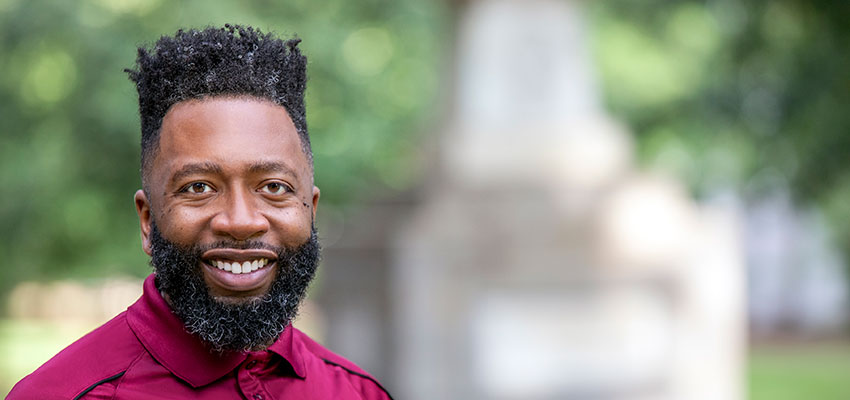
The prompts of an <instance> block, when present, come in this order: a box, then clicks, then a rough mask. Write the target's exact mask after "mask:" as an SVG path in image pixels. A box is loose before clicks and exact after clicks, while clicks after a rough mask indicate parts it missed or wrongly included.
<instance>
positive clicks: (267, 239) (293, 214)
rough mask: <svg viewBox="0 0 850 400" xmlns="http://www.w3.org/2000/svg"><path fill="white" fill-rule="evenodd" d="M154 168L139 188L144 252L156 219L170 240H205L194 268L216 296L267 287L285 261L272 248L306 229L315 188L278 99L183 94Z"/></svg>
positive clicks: (167, 122) (303, 238) (300, 238)
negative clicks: (186, 96)
mask: <svg viewBox="0 0 850 400" xmlns="http://www.w3.org/2000/svg"><path fill="white" fill-rule="evenodd" d="M150 168H151V170H150V171H147V172H148V179H147V184H148V194H149V197H148V196H147V195H146V194H145V193H144V192H143V191H138V192H137V193H136V208H137V211H138V213H139V219H140V223H141V230H142V243H143V247H144V250H145V252H146V253H148V254H149V255H150V254H151V253H152V245H151V229H152V223H153V222H155V224H156V226H157V228H158V229H159V232H160V233H161V235H162V237H163V238H164V239H165V240H167V241H170V242H172V243H174V244H176V245H178V246H181V247H186V248H188V247H196V248H198V247H200V248H207V249H208V250H205V251H204V252H203V253H202V254H201V261H200V263H199V264H200V265H198V268H199V270H200V272H201V275H202V277H203V280H204V282H205V283H206V286H207V288H208V290H209V293H210V294H211V295H212V296H213V297H214V298H215V299H216V300H218V301H220V302H223V303H244V302H247V301H250V300H251V299H256V298H258V297H259V296H262V295H263V294H265V293H267V292H268V291H269V288H270V287H271V286H272V283H273V281H274V279H275V276H276V275H277V269H278V268H279V266H278V263H277V262H276V261H277V257H278V255H277V254H276V253H275V252H274V251H272V250H270V249H273V248H297V247H298V246H300V245H303V244H304V243H306V242H307V241H308V239H309V238H310V235H311V227H312V221H313V218H314V217H315V212H316V206H317V203H318V200H319V189H318V188H316V187H315V186H313V180H312V169H311V166H310V163H309V161H308V160H307V156H306V155H305V154H304V152H303V151H302V149H301V142H300V139H299V137H298V134H297V131H296V129H295V126H294V125H293V123H292V121H291V119H290V118H289V115H288V113H287V112H286V109H284V108H283V107H281V106H279V105H276V104H274V103H271V102H269V101H265V100H260V99H256V98H246V97H215V98H209V99H203V100H191V101H184V102H181V103H177V104H175V105H174V106H173V107H172V108H171V109H170V110H169V111H168V113H167V114H166V115H165V118H164V119H163V121H162V128H161V133H160V138H159V150H158V152H157V153H156V154H155V158H154V160H153V163H152V165H151V167H150ZM228 243H229V244H231V245H228ZM222 244H224V247H222ZM243 244H244V245H245V246H243ZM246 247H248V248H246ZM237 265H238V267H236V266H237ZM227 269H229V270H230V271H227ZM246 270H250V272H246Z"/></svg>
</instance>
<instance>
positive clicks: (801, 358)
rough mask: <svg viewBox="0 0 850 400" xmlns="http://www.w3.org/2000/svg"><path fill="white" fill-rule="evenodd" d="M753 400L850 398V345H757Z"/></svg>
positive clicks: (752, 365)
mask: <svg viewBox="0 0 850 400" xmlns="http://www.w3.org/2000/svg"><path fill="white" fill-rule="evenodd" d="M748 379H749V385H750V388H749V392H750V400H809V399H817V400H848V399H850V343H843V344H803V345H797V344H793V345H785V346H779V345H770V346H754V348H753V349H751V350H750V365H749V376H748Z"/></svg>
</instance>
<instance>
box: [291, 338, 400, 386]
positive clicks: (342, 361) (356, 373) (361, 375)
mask: <svg viewBox="0 0 850 400" xmlns="http://www.w3.org/2000/svg"><path fill="white" fill-rule="evenodd" d="M293 332H294V335H295V339H296V340H297V341H298V342H300V343H301V345H302V346H303V349H304V351H305V352H306V353H307V354H308V355H309V356H311V357H313V358H314V360H315V361H316V364H317V366H318V368H320V369H322V370H323V373H324V374H326V375H334V376H341V377H342V378H343V379H345V380H347V381H348V382H349V383H350V384H351V386H353V387H354V388H356V389H358V390H359V391H360V392H361V394H362V395H363V398H366V399H392V396H390V394H389V392H387V390H386V389H384V387H383V386H381V384H380V383H379V382H378V380H377V379H375V377H373V376H372V375H371V374H369V373H368V372H366V371H365V370H363V369H362V368H360V367H359V366H357V364H354V363H353V362H351V361H349V360H348V359H346V358H344V357H342V356H340V355H338V354H336V353H334V352H332V351H330V350H328V349H327V348H325V347H324V346H322V345H321V344H319V343H317V342H316V341H314V340H313V339H311V338H310V337H309V336H307V335H306V334H305V333H303V332H301V331H299V330H298V329H294V330H293Z"/></svg>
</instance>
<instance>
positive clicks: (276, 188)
mask: <svg viewBox="0 0 850 400" xmlns="http://www.w3.org/2000/svg"><path fill="white" fill-rule="evenodd" d="M262 191H264V192H266V193H270V194H283V193H286V192H288V191H290V189H289V187H288V186H286V185H284V184H282V183H280V182H270V183H267V184H266V185H265V186H263V187H262Z"/></svg>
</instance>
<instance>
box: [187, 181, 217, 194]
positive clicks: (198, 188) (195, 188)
mask: <svg viewBox="0 0 850 400" xmlns="http://www.w3.org/2000/svg"><path fill="white" fill-rule="evenodd" d="M183 191H184V192H188V193H207V192H212V188H211V187H210V185H207V184H206V183H203V182H195V183H192V184H190V185H189V186H186V188H185V189H183Z"/></svg>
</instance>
